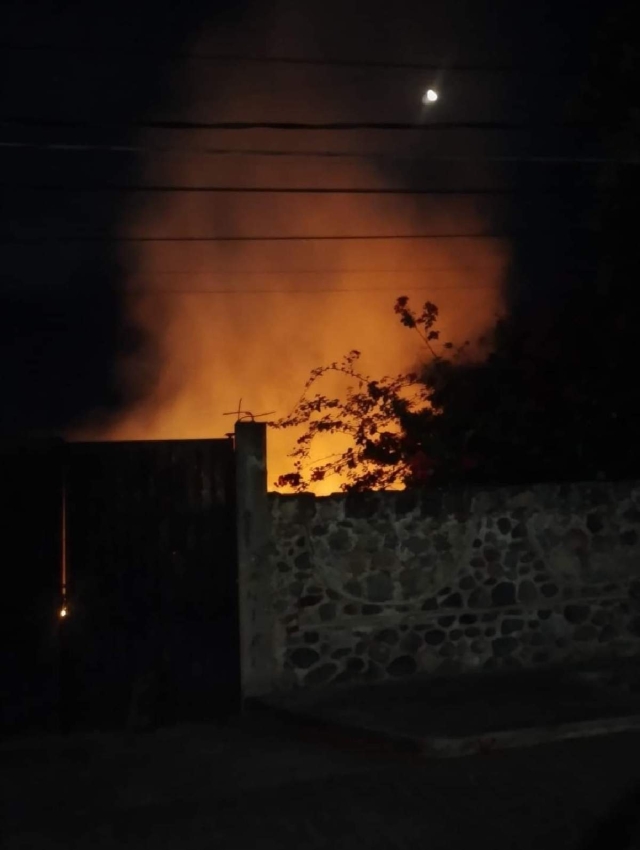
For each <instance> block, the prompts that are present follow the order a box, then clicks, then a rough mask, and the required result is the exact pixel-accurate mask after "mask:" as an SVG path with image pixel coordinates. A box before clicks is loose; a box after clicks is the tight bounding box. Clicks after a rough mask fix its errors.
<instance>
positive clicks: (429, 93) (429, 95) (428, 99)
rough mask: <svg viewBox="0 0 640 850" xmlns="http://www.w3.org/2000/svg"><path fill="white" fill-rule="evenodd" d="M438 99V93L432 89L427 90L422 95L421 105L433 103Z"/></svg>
mask: <svg viewBox="0 0 640 850" xmlns="http://www.w3.org/2000/svg"><path fill="white" fill-rule="evenodd" d="M437 99H438V92H437V91H434V90H433V89H427V90H426V92H425V93H424V94H423V95H422V102H423V103H435V102H436V100H437Z"/></svg>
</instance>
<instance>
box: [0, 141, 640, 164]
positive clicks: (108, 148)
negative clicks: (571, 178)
mask: <svg viewBox="0 0 640 850" xmlns="http://www.w3.org/2000/svg"><path fill="white" fill-rule="evenodd" d="M0 148H5V149H26V150H46V151H55V152H59V153H92V152H97V153H101V152H106V153H123V154H128V153H132V154H138V153H160V154H176V155H179V156H193V155H196V156H212V157H240V158H241V157H256V158H260V157H266V158H272V157H273V158H278V157H281V158H293V159H295V158H300V159H364V160H380V161H391V162H421V163H426V162H514V163H520V162H532V163H541V164H544V163H554V164H555V163H557V164H566V165H573V164H574V163H580V164H586V165H599V164H603V163H607V162H616V163H621V164H625V165H627V164H629V165H639V164H640V157H632V158H628V157H602V156H554V155H552V156H529V155H522V156H518V155H515V156H489V155H483V154H479V155H466V156H447V155H442V154H430V153H429V154H422V155H415V154H413V155H410V154H395V153H390V152H387V151H379V152H376V151H372V152H363V151H350V150H335V151H331V150H295V149H289V150H278V149H269V148H216V147H173V146H167V145H148V144H144V145H110V144H94V143H86V144H85V143H75V142H31V141H28V142H25V141H10V142H0Z"/></svg>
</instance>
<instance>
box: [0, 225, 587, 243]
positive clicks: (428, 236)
mask: <svg viewBox="0 0 640 850" xmlns="http://www.w3.org/2000/svg"><path fill="white" fill-rule="evenodd" d="M567 231H576V232H588V233H593V232H595V229H594V228H590V227H571V228H567V230H566V231H564V232H567ZM555 232H556V231H555V229H554V228H548V229H547V230H541V229H538V230H535V231H532V230H530V229H529V230H523V231H508V232H507V231H505V232H501V233H499V232H490V231H487V232H485V233H402V234H401V233H390V234H379V235H373V234H363V235H356V234H349V235H309V236H303V235H291V236H281V235H280V236H260V235H256V236H84V235H80V234H77V235H70V234H61V235H59V236H55V235H53V236H52V235H50V234H48V235H46V236H35V237H18V236H14V235H11V236H5V235H2V234H0V244H1V245H43V244H47V243H52V244H56V245H59V244H76V243H105V242H107V243H109V242H122V243H146V242H158V243H163V242H166V243H208V242H213V243H215V242H231V243H233V242H389V241H394V242H395V241H405V240H412V241H414V240H415V241H417V240H436V239H452V240H453V239H512V238H514V237H515V236H518V235H522V234H527V235H529V236H531V235H538V236H542V235H548V234H550V233H555Z"/></svg>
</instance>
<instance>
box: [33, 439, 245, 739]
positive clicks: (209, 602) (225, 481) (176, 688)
mask: <svg viewBox="0 0 640 850" xmlns="http://www.w3.org/2000/svg"><path fill="white" fill-rule="evenodd" d="M60 462H61V468H60V473H61V474H60V476H59V479H60V480H61V481H63V482H64V484H63V486H62V488H61V489H60V490H59V491H58V494H59V499H58V501H57V503H56V508H55V511H54V515H55V516H56V522H53V523H51V522H50V524H51V525H52V528H53V530H52V529H48V530H45V529H44V527H43V526H42V524H41V527H34V526H33V525H32V526H31V533H32V534H33V537H34V539H49V538H51V540H52V541H53V543H52V545H51V546H50V548H51V551H52V552H53V551H55V552H56V553H57V555H58V556H57V557H55V558H53V559H52V558H51V553H49V555H48V556H47V557H44V559H43V569H44V570H45V571H47V565H49V569H51V567H53V568H54V569H55V582H54V584H57V588H56V593H57V594H58V595H57V598H54V600H53V603H54V604H53V605H51V604H50V606H49V607H50V608H51V609H52V610H51V611H50V612H49V613H48V614H47V616H49V624H48V627H49V629H50V630H51V629H54V630H56V631H55V638H56V639H55V641H54V643H55V647H53V651H52V652H50V659H49V660H50V663H49V669H50V670H54V669H55V675H56V676H57V701H58V718H59V723H61V725H62V726H63V727H67V728H73V729H83V728H86V729H99V728H114V727H117V728H122V727H124V726H129V727H130V728H144V727H148V726H154V725H164V724H169V723H174V722H182V721H195V720H211V719H216V718H220V717H223V716H226V715H228V714H230V713H233V712H234V711H235V709H236V708H237V705H238V703H239V649H238V644H239V638H238V626H237V559H236V543H235V483H234V482H235V475H234V453H233V447H232V444H231V441H230V440H193V441H159V442H130V443H83V444H72V445H67V446H66V447H65V450H64V452H63V453H61V456H60ZM54 477H55V476H54ZM53 501H54V502H55V501H56V500H55V499H54V500H53ZM62 512H63V513H64V515H65V522H64V526H65V529H66V546H63V545H62V544H61V539H60V527H61V525H62V522H61V519H60V517H61V516H62ZM63 550H64V552H65V558H64V559H61V555H60V553H61V552H62V551H63ZM53 565H55V566H53ZM63 568H64V569H65V570H66V579H67V582H66V584H67V586H66V594H67V595H66V600H65V601H64V605H65V612H64V613H65V614H66V616H64V617H61V616H60V613H61V606H62V605H63V600H62V597H61V595H60V594H61V591H62V588H61V585H60V582H61V578H62V572H63ZM48 579H49V589H48V598H49V601H50V602H51V601H52V600H51V599H50V597H51V586H50V585H51V581H50V579H51V576H48ZM41 581H42V578H41V577H38V578H37V580H36V577H35V576H34V585H33V586H34V590H36V592H37V586H38V582H41ZM55 619H57V625H52V621H53V620H55ZM27 631H28V630H27ZM25 652H28V650H26V649H25V648H24V647H21V648H20V649H19V652H18V655H19V656H24V655H25ZM23 660H24V659H23ZM43 710H44V706H43ZM47 710H49V711H50V710H51V709H50V708H49V709H47Z"/></svg>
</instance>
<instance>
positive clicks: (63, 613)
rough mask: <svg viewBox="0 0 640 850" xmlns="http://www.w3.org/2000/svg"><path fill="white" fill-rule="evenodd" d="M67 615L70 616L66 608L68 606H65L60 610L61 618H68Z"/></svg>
mask: <svg viewBox="0 0 640 850" xmlns="http://www.w3.org/2000/svg"><path fill="white" fill-rule="evenodd" d="M67 614H68V611H67V606H66V605H63V606H62V608H61V609H60V616H61V617H66V616H67Z"/></svg>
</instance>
